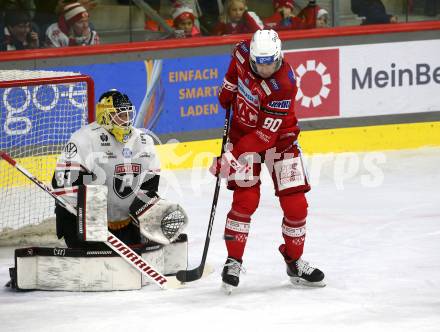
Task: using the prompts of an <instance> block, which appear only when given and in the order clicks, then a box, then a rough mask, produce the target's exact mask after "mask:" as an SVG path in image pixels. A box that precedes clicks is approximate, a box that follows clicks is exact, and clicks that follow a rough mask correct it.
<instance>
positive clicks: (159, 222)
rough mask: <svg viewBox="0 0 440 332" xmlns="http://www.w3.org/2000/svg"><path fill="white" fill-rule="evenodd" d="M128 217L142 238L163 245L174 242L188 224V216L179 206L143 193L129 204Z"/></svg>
mask: <svg viewBox="0 0 440 332" xmlns="http://www.w3.org/2000/svg"><path fill="white" fill-rule="evenodd" d="M130 217H131V218H132V220H133V221H134V223H135V224H136V225H137V226H138V227H139V230H140V232H141V234H142V235H143V236H145V237H146V238H147V239H149V240H152V241H155V242H157V243H160V244H163V245H167V244H170V243H171V242H173V241H174V240H176V239H177V237H178V236H179V235H180V234H181V233H182V231H183V230H184V228H185V227H186V225H187V224H188V216H187V215H186V213H185V211H184V210H183V208H182V207H181V206H180V205H179V204H176V203H171V202H169V201H167V200H165V199H162V198H160V197H159V196H156V197H149V196H148V195H146V194H144V193H138V195H137V196H136V198H135V199H134V201H133V203H131V205H130Z"/></svg>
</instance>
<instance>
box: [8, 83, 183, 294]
mask: <svg viewBox="0 0 440 332" xmlns="http://www.w3.org/2000/svg"><path fill="white" fill-rule="evenodd" d="M134 116H135V109H134V106H133V104H132V103H131V101H130V99H129V98H128V96H127V95H125V94H123V93H121V92H119V91H116V90H110V91H108V92H106V93H104V94H102V95H101V97H100V98H99V102H98V104H97V106H96V122H93V123H91V124H89V125H87V126H84V127H82V128H81V129H79V130H78V131H76V132H75V133H73V135H72V136H71V138H70V139H69V141H68V142H67V144H66V145H65V148H64V150H63V152H62V154H61V156H60V157H59V159H58V162H57V164H56V169H55V171H54V176H53V179H52V187H53V189H54V191H53V192H54V193H55V194H56V195H57V196H61V197H62V198H63V199H64V200H65V201H67V202H69V203H70V205H72V206H75V207H77V212H78V213H77V216H75V215H73V214H71V213H70V212H69V211H68V210H67V209H66V208H65V207H63V206H61V205H60V204H57V205H56V208H55V214H56V228H57V236H58V238H60V239H61V238H64V241H65V243H66V246H67V248H25V249H19V250H17V251H16V266H15V268H14V269H12V270H11V279H12V286H14V287H16V288H18V289H44V290H69V291H104V290H125V289H138V288H140V287H142V285H144V284H145V283H146V281H145V280H144V281H143V280H142V277H141V274H140V273H139V272H138V271H136V270H135V269H133V268H132V267H131V266H130V265H128V264H127V263H126V262H125V261H123V260H122V258H120V257H118V255H116V254H115V253H114V252H113V251H112V250H111V249H110V248H109V247H107V246H106V245H105V244H104V242H105V241H106V239H107V235H108V232H111V233H112V234H114V235H115V236H116V237H117V238H119V239H120V240H121V241H123V242H124V243H125V244H126V245H129V246H130V247H131V248H132V249H134V250H135V251H137V253H138V254H142V257H145V258H146V259H147V260H148V262H149V263H150V264H151V265H152V266H154V267H155V268H156V269H157V270H158V271H160V272H161V273H162V274H165V275H170V274H175V273H176V272H177V271H178V270H181V269H186V267H187V236H186V234H183V233H182V231H183V229H184V228H185V226H186V225H187V223H188V217H187V215H186V213H185V211H184V210H183V208H182V207H181V206H180V205H178V204H176V203H172V202H169V201H167V200H166V199H163V198H161V197H160V196H159V193H158V188H159V179H160V162H159V159H158V157H157V153H156V150H155V147H154V142H153V139H152V138H151V137H150V136H149V135H147V134H146V133H144V132H142V131H141V130H139V129H137V128H134V127H133V126H132V123H133V120H134Z"/></svg>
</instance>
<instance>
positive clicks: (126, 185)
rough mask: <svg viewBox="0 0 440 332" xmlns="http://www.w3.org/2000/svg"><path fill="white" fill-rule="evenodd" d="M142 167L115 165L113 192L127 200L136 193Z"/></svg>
mask: <svg viewBox="0 0 440 332" xmlns="http://www.w3.org/2000/svg"><path fill="white" fill-rule="evenodd" d="M140 174H141V165H140V164H133V163H126V164H118V165H115V173H114V176H113V190H114V192H115V194H116V195H117V196H118V197H119V198H122V199H124V198H127V197H128V196H130V195H131V194H133V193H134V191H135V190H136V189H138V186H139V178H140V176H139V175H140Z"/></svg>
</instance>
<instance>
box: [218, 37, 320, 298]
mask: <svg viewBox="0 0 440 332" xmlns="http://www.w3.org/2000/svg"><path fill="white" fill-rule="evenodd" d="M296 93H297V85H296V79H295V75H294V72H293V70H292V68H291V67H290V65H289V64H288V63H287V62H285V61H284V60H283V54H282V51H281V40H280V39H279V37H278V34H277V33H276V32H275V31H273V30H258V31H257V32H255V34H254V35H253V37H252V40H251V41H242V42H240V43H238V44H237V45H236V47H235V49H234V50H233V54H232V60H231V62H230V65H229V68H228V71H227V73H226V75H225V78H224V81H223V85H222V87H221V89H220V92H219V101H220V104H221V105H222V107H224V108H225V109H226V108H229V107H231V108H232V113H233V115H232V121H231V127H230V131H229V135H228V136H229V137H228V138H229V142H230V143H231V144H229V149H227V150H226V152H225V153H224V154H223V155H222V156H221V157H220V158H217V159H216V160H215V161H214V163H213V165H212V166H211V169H210V171H211V172H212V173H213V174H215V175H218V176H222V177H227V178H228V188H229V189H230V190H233V191H234V193H233V201H232V207H231V209H230V211H229V213H228V215H227V219H226V226H225V241H226V248H227V251H228V258H227V260H226V263H225V265H224V268H223V272H222V279H223V286H224V288H225V290H226V291H227V292H228V293H229V292H231V290H232V289H233V287H236V286H238V283H239V275H240V270H241V265H242V257H243V253H244V249H245V246H246V241H247V237H248V233H249V228H250V222H251V216H252V214H253V213H254V212H255V210H256V209H257V207H258V203H259V199H260V184H261V182H260V179H259V175H260V171H261V165H262V163H264V164H266V167H267V168H268V170H269V172H270V174H271V176H272V180H273V183H274V187H275V195H276V196H277V197H278V199H279V202H280V206H281V209H282V210H283V213H284V217H283V220H282V225H281V229H282V236H283V238H284V243H283V244H281V245H280V247H279V251H280V252H281V255H282V256H283V258H284V260H285V262H286V265H287V274H288V276H289V277H290V279H291V281H292V283H294V284H296V283H299V284H305V285H310V286H323V285H324V282H323V279H324V273H323V272H322V271H320V270H319V269H317V268H314V267H312V266H311V265H309V264H308V263H307V262H306V261H304V260H303V259H302V258H301V257H302V254H303V247H304V239H305V234H306V217H307V206H308V204H307V200H306V197H305V193H306V192H307V191H309V190H310V185H309V182H308V179H307V175H306V171H305V169H304V165H303V162H302V157H301V151H300V148H299V146H298V142H297V139H298V134H299V131H300V129H299V127H298V123H297V118H296V116H295V112H294V101H295V95H296ZM267 222H273V221H272V220H268V221H267Z"/></svg>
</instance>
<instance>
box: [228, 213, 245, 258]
mask: <svg viewBox="0 0 440 332" xmlns="http://www.w3.org/2000/svg"><path fill="white" fill-rule="evenodd" d="M250 221H251V218H250V216H246V215H243V214H240V213H238V212H235V211H233V210H231V211H230V212H229V213H228V216H227V219H226V226H225V242H226V249H227V250H228V256H229V257H233V258H235V259H239V260H241V259H242V257H243V253H244V248H245V247H246V241H247V238H248V234H249V226H250Z"/></svg>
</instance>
